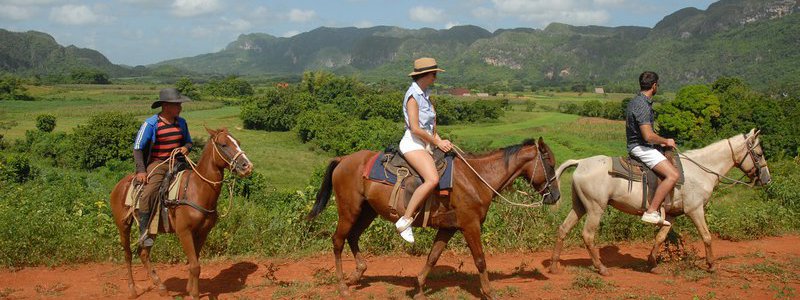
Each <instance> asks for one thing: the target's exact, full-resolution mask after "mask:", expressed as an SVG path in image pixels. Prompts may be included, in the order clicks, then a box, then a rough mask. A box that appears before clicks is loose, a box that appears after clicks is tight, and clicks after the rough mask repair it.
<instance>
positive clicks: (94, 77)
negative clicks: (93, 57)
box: [69, 69, 111, 84]
mask: <svg viewBox="0 0 800 300" xmlns="http://www.w3.org/2000/svg"><path fill="white" fill-rule="evenodd" d="M69 78H70V83H78V84H110V83H111V82H110V81H108V74H106V73H105V72H103V71H101V70H97V69H77V70H73V71H72V72H70V74H69Z"/></svg>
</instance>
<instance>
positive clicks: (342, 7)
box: [0, 0, 714, 65]
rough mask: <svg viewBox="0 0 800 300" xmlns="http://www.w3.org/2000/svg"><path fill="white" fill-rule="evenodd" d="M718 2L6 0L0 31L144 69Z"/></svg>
mask: <svg viewBox="0 0 800 300" xmlns="http://www.w3.org/2000/svg"><path fill="white" fill-rule="evenodd" d="M712 2H714V1H711V0H661V1H658V0H462V1H450V0H445V1H416V0H408V1H384V0H340V1H307V0H295V1H257V0H241V1H226V0H97V1H70V0H0V28H4V29H7V30H11V31H27V30H37V31H43V32H46V33H49V34H50V35H52V36H53V37H55V39H56V41H58V42H59V43H60V44H62V45H70V44H72V45H76V46H78V47H84V48H92V49H96V50H99V51H100V52H102V53H103V54H105V55H106V56H107V57H108V58H109V59H110V60H111V61H112V62H114V63H118V64H127V65H140V64H141V65H146V64H151V63H156V62H159V61H162V60H166V59H172V58H179V57H186V56H194V55H198V54H204V53H209V52H216V51H219V50H221V49H223V48H224V47H225V46H226V45H227V44H228V43H230V42H232V41H234V40H236V38H237V36H238V35H239V34H243V33H254V32H262V33H268V34H271V35H274V36H284V37H286V36H292V35H294V34H297V33H300V32H304V31H308V30H311V29H314V28H317V27H320V26H329V27H347V26H356V27H371V26H376V25H391V26H399V27H404V28H413V29H416V28H422V27H430V28H435V29H444V28H449V27H451V26H454V25H467V24H470V25H477V26H481V27H483V28H486V29H488V30H489V31H494V30H496V29H499V28H517V27H530V28H544V27H545V26H547V24H549V23H551V22H561V23H567V24H572V25H603V26H623V25H637V26H646V27H653V26H654V25H655V24H656V23H657V22H658V21H660V20H661V19H662V18H663V17H664V16H666V15H668V14H671V13H673V12H675V11H676V10H679V9H681V8H684V7H689V6H692V7H697V8H699V9H706V8H708V5H709V4H711V3H712Z"/></svg>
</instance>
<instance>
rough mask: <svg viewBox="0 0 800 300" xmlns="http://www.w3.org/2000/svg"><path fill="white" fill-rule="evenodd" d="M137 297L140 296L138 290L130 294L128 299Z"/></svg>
mask: <svg viewBox="0 0 800 300" xmlns="http://www.w3.org/2000/svg"><path fill="white" fill-rule="evenodd" d="M136 298H139V295H137V294H136V292H133V293H131V294H130V295H128V299H136Z"/></svg>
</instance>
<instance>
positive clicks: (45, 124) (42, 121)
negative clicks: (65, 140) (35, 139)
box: [36, 114, 56, 132]
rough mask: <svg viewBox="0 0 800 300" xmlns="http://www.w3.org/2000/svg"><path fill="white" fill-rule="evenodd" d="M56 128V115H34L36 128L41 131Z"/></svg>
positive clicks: (49, 130)
mask: <svg viewBox="0 0 800 300" xmlns="http://www.w3.org/2000/svg"><path fill="white" fill-rule="evenodd" d="M55 128H56V116H54V115H51V114H41V115H38V116H36V129H39V131H41V132H51V131H53V129H55Z"/></svg>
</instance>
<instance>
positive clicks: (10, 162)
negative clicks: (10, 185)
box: [0, 155, 37, 183]
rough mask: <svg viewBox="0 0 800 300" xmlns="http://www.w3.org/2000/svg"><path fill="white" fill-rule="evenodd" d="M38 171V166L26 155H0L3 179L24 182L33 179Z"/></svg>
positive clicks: (0, 170)
mask: <svg viewBox="0 0 800 300" xmlns="http://www.w3.org/2000/svg"><path fill="white" fill-rule="evenodd" d="M36 173H37V171H36V168H34V167H33V166H31V161H30V159H29V158H28V157H27V156H25V155H11V156H8V157H0V179H2V180H3V181H9V182H17V183H22V182H26V181H28V180H31V179H33V178H34V176H35V175H36Z"/></svg>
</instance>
